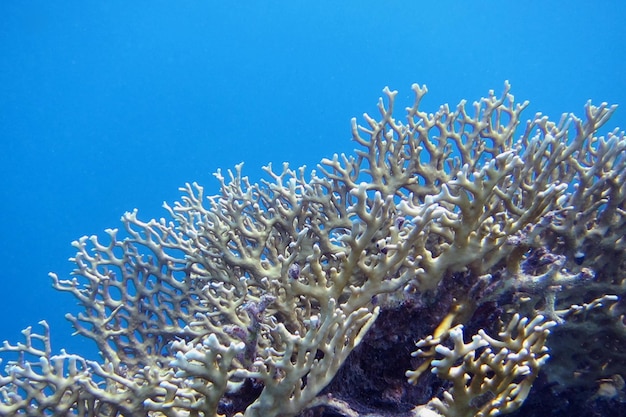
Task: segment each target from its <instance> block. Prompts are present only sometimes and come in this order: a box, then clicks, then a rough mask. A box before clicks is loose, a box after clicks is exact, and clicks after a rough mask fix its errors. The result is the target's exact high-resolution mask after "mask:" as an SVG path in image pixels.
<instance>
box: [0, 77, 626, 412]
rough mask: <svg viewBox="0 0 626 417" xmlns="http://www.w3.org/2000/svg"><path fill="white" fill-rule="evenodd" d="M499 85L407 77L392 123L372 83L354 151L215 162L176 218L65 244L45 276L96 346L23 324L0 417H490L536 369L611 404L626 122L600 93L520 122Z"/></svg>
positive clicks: (170, 209) (525, 391)
mask: <svg viewBox="0 0 626 417" xmlns="http://www.w3.org/2000/svg"><path fill="white" fill-rule="evenodd" d="M509 90H510V87H509V85H508V83H507V84H505V90H504V93H503V94H502V95H501V96H496V95H495V94H494V93H493V92H490V94H489V95H488V97H486V98H483V99H481V100H479V101H478V102H475V103H474V104H473V105H471V106H467V105H466V103H465V102H462V103H460V104H459V105H458V106H457V107H456V108H454V109H451V108H449V107H448V106H447V105H444V106H441V107H440V109H439V110H438V111H437V112H435V113H426V112H424V111H422V110H421V109H420V102H421V100H422V98H423V97H424V95H425V94H426V92H427V90H426V88H425V87H420V86H417V85H414V86H413V91H414V93H415V101H414V103H413V105H412V106H411V107H409V108H408V109H407V115H406V118H405V120H404V121H400V120H397V119H396V118H395V117H394V104H395V97H396V92H393V91H390V90H389V89H387V88H386V89H385V90H384V95H385V98H386V100H385V99H382V98H381V100H380V102H379V111H380V117H379V118H373V117H370V116H368V115H365V122H366V123H365V126H359V125H357V123H356V121H355V120H353V123H352V125H353V129H352V132H353V138H354V140H355V141H356V143H357V144H358V145H359V148H358V149H357V150H356V151H355V153H354V155H352V156H347V155H334V156H333V157H332V158H330V159H324V160H322V161H321V163H320V165H319V166H318V169H317V170H316V171H312V172H310V173H307V171H306V170H305V169H304V168H299V169H292V168H290V167H289V166H288V164H284V165H283V167H282V168H281V169H279V170H274V169H273V168H272V167H271V166H268V167H265V172H266V174H267V177H266V179H264V180H262V181H261V182H260V183H257V184H254V183H251V182H250V181H248V179H247V178H246V177H245V176H243V174H242V166H241V165H239V166H237V167H235V169H234V170H233V171H229V172H228V174H227V175H223V174H222V173H221V172H219V171H218V172H217V174H216V177H217V179H218V180H219V182H220V185H221V187H220V192H219V194H216V195H212V196H209V197H205V196H204V190H203V188H202V187H201V186H199V185H198V184H195V183H194V184H187V185H186V186H185V187H184V188H182V189H181V191H182V192H183V194H184V195H183V197H182V199H181V201H180V202H177V203H176V204H174V205H173V206H170V205H168V204H165V209H166V210H167V213H168V215H169V219H160V220H156V219H155V220H150V221H147V222H146V221H142V220H140V219H139V217H138V216H137V211H134V212H131V213H126V214H125V215H124V216H123V217H122V223H123V226H124V230H123V231H119V230H117V229H110V230H107V231H106V233H107V236H106V237H105V238H104V239H103V238H98V237H96V236H92V237H82V238H80V239H79V240H78V241H75V242H73V245H74V247H75V248H76V250H77V254H76V256H75V257H74V258H73V259H72V261H73V262H74V263H75V264H76V268H75V270H74V272H73V277H71V278H70V279H60V278H58V277H57V276H56V275H55V274H51V276H52V279H53V286H54V288H55V289H57V290H59V291H64V292H69V293H71V294H72V295H73V296H74V297H75V298H76V299H77V300H78V303H79V304H80V305H81V306H82V312H81V313H80V314H78V315H77V316H73V315H68V316H67V318H68V319H69V320H70V321H71V322H72V324H73V326H74V327H75V329H76V333H77V334H79V335H81V336H84V337H86V338H88V339H91V340H93V341H94V342H95V343H96V344H97V346H98V348H99V351H100V354H101V358H100V360H99V361H94V360H87V359H84V358H81V357H79V356H77V355H72V354H69V353H66V352H65V351H61V352H60V353H58V354H54V353H53V351H52V348H51V346H50V338H49V329H48V326H47V324H46V323H45V322H42V323H41V324H42V326H43V332H42V333H41V334H39V333H35V332H33V331H32V330H31V329H30V328H29V329H27V330H25V331H24V332H23V333H24V339H25V340H24V342H22V343H17V344H11V343H9V342H4V345H3V347H2V348H0V350H1V351H2V352H4V353H3V354H4V356H5V357H6V358H7V359H8V360H6V363H5V368H4V371H3V372H2V373H1V374H0V415H31V416H43V415H54V416H67V415H78V416H118V415H120V416H141V415H144V416H168V417H180V416H204V417H210V416H229V417H230V416H239V417H241V416H244V417H257V416H263V417H271V416H277V417H278V416H295V415H301V416H303V417H305V416H308V417H313V416H320V417H321V416H326V417H330V416H366V415H367V416H372V417H373V416H402V415H406V416H418V417H428V416H445V417H460V416H495V415H498V414H507V413H515V412H516V411H517V410H520V411H518V412H521V410H524V407H529V406H532V404H533V400H532V397H533V395H534V394H533V388H532V387H533V384H535V385H537V384H539V385H541V386H542V387H544V390H543V391H542V394H543V395H547V394H546V393H551V394H553V395H555V396H556V395H560V396H565V395H567V394H568V393H576V395H577V396H578V398H581V397H584V398H585V404H586V405H585V407H587V408H584V407H583V408H581V409H586V410H588V411H589V410H591V411H590V414H588V415H593V412H595V411H593V410H600V409H602V410H604V409H606V407H607V405H606V403H607V401H608V402H612V403H615V404H618V403H619V402H621V401H623V400H624V397H625V393H624V380H623V375H626V369H624V364H625V363H626V361H625V360H624V358H623V352H622V350H621V349H620V346H623V344H624V342H626V325H625V323H624V314H625V313H624V311H625V307H624V304H623V301H622V298H621V297H623V295H624V293H625V288H626V275H625V266H626V262H625V260H626V256H625V252H626V242H625V240H624V235H625V233H626V216H625V214H626V213H625V210H626V207H625V206H626V185H625V184H626V156H625V153H626V152H624V151H625V148H626V138H625V136H624V133H623V132H620V131H619V130H614V131H610V132H608V133H606V136H599V133H598V131H599V129H601V128H602V127H603V125H604V124H605V123H606V122H607V120H608V119H609V118H610V116H611V114H612V113H613V112H614V110H615V106H612V107H611V106H608V105H607V104H602V105H600V106H598V107H596V106H593V105H591V104H587V106H586V107H585V110H586V113H585V118H584V119H579V118H577V117H575V116H573V115H564V116H563V118H562V119H561V120H560V121H559V122H558V123H554V122H552V121H550V120H549V119H548V118H547V117H544V116H542V115H541V114H537V115H535V116H534V117H533V118H532V119H531V120H529V121H528V122H527V123H526V124H525V125H522V119H521V114H522V112H523V110H524V109H525V108H526V107H527V102H524V103H516V102H515V101H514V99H513V96H512V95H511V94H510V92H509ZM520 125H521V126H520ZM550 356H551V358H550ZM549 358H550V360H549V361H548V359H549ZM537 395H538V396H539V395H541V394H537ZM527 398H528V401H527V405H526V406H524V405H523V404H524V402H525V400H526V399H527ZM520 407H521V408H520ZM594 407H595V408H594ZM603 407H604V408H603ZM557 408H558V407H556V406H555V409H557ZM544 411H545V410H544ZM526 413H527V414H526V415H531V414H532V413H533V412H532V410H527V411H526ZM546 414H547V412H546V413H544V414H543V415H546ZM570 415H574V414H570Z"/></svg>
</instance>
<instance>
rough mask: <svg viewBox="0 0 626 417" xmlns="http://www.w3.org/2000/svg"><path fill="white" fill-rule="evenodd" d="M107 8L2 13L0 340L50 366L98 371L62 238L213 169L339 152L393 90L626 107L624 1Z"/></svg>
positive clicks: (624, 117) (557, 109) (29, 8)
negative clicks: (63, 363) (42, 350)
mask: <svg viewBox="0 0 626 417" xmlns="http://www.w3.org/2000/svg"><path fill="white" fill-rule="evenodd" d="M103 3H104V2H67V1H62V0H56V1H54V2H52V1H33V2H10V1H8V0H6V1H2V2H0V57H1V58H0V265H1V267H0V297H1V298H0V299H1V300H2V302H0V342H1V341H2V340H5V339H8V340H10V341H11V342H17V341H20V340H21V335H20V331H21V329H23V328H25V327H26V326H30V325H33V326H37V322H38V321H40V320H42V319H46V320H47V321H48V322H49V323H50V325H51V328H52V338H53V350H55V351H58V350H59V349H60V348H67V350H68V351H70V352H74V353H81V354H84V355H89V356H94V355H95V349H94V347H93V346H92V345H91V344H90V342H88V341H85V340H84V339H81V338H78V337H72V336H71V332H72V329H71V327H70V325H69V324H68V322H67V321H66V320H65V319H64V317H63V316H64V313H65V312H67V311H73V312H76V311H77V308H76V306H75V301H74V299H73V298H72V297H71V296H69V295H67V294H61V293H58V292H56V291H54V290H53V289H52V288H51V285H50V279H49V278H48V276H47V274H48V272H50V271H54V272H56V273H58V274H59V276H61V277H62V278H66V277H68V276H69V273H70V272H71V270H72V264H71V263H69V262H68V261H67V259H68V258H69V257H70V256H72V255H73V253H74V252H73V249H72V247H71V245H70V242H71V241H72V240H74V239H77V238H79V237H80V236H83V235H91V234H99V235H102V234H103V231H104V230H105V229H106V228H111V227H119V226H120V222H119V218H120V216H121V215H122V214H123V213H124V212H125V211H129V210H132V209H134V208H138V209H139V213H140V216H141V217H142V218H144V219H148V218H151V217H154V216H157V217H160V216H162V215H165V211H164V210H163V209H161V204H162V202H163V201H164V200H165V201H169V202H172V201H174V200H175V199H176V198H177V197H178V196H179V192H178V191H177V189H178V187H180V186H182V185H183V184H184V183H185V182H190V181H198V182H200V183H201V184H203V185H205V187H206V193H207V194H212V193H215V192H217V181H215V179H214V178H213V177H212V175H211V174H212V173H213V172H214V171H215V170H216V169H218V168H224V169H225V168H230V167H233V166H234V165H235V164H237V163H239V162H241V161H245V163H246V164H245V168H244V170H245V172H246V173H247V174H248V175H249V176H250V177H252V178H253V179H258V178H259V176H260V175H261V170H260V167H261V166H262V165H265V164H267V163H268V162H273V163H274V164H280V163H282V162H283V161H290V162H291V163H292V164H293V165H294V166H299V165H303V164H306V165H307V166H309V167H313V166H314V165H315V164H316V163H317V162H318V161H319V160H320V159H321V158H323V157H329V156H332V154H333V153H336V152H350V151H351V150H352V149H353V147H354V144H353V143H352V142H351V140H350V138H351V135H350V118H351V117H353V116H357V117H360V116H361V115H362V113H363V112H370V113H373V112H374V111H375V109H376V107H375V105H376V102H377V99H378V97H379V96H380V94H381V90H382V88H383V87H384V86H386V85H388V86H390V87H391V88H393V89H398V90H400V95H399V97H400V104H401V105H402V106H398V108H399V109H401V108H402V107H403V106H404V105H408V104H409V103H410V98H411V90H410V86H411V84H412V83H414V82H418V83H420V84H427V85H428V87H429V90H430V93H429V94H428V96H427V98H426V99H425V101H424V102H423V108H424V109H427V110H429V111H435V110H436V109H437V108H438V107H439V105H440V104H442V103H445V102H449V103H451V104H454V105H455V104H456V103H457V102H458V101H459V100H460V99H462V98H467V99H468V100H469V101H473V100H475V99H478V98H479V97H481V96H483V95H485V94H487V92H488V91H489V90H490V89H495V90H496V91H498V92H501V91H502V88H503V84H504V80H506V79H508V80H510V81H511V83H512V85H513V93H514V94H515V96H516V97H517V98H518V99H519V100H526V99H528V100H531V106H530V108H529V110H527V113H526V116H527V117H531V116H532V114H533V113H534V112H536V111H541V112H543V113H545V114H548V115H550V116H551V117H554V118H558V117H560V114H561V113H563V112H574V113H577V114H580V115H582V112H583V105H584V104H585V103H586V101H587V100H588V99H592V100H593V101H594V102H596V103H600V102H602V101H607V102H609V103H617V104H621V105H622V106H624V107H625V108H626V78H625V77H624V74H626V32H625V29H624V28H625V26H624V24H623V22H624V21H625V19H626V2H624V1H621V0H614V1H608V0H607V1H603V2H599V3H598V5H591V3H592V2H589V1H582V0H577V1H568V2H556V1H551V2H540V1H525V2H517V3H519V6H512V5H502V4H501V3H507V4H510V3H513V2H501V1H478V2H461V1H436V2H435V1H433V2H430V4H432V5H426V2H417V1H387V2H373V1H371V2H368V1H358V2H357V1H315V2H312V1H290V2H286V1H285V2H252V1H249V2H213V1H211V2H210V1H184V2H164V1H154V0H151V1H133V2H122V1H111V2H106V4H103ZM544 3H549V4H548V5H546V4H544ZM389 4H391V5H389ZM399 114H400V113H399ZM609 126H610V127H615V126H621V127H622V128H626V110H624V108H621V109H619V110H618V112H617V113H616V114H615V116H614V117H613V119H612V121H611V122H610V123H609Z"/></svg>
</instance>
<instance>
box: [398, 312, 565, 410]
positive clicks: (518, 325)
mask: <svg viewBox="0 0 626 417" xmlns="http://www.w3.org/2000/svg"><path fill="white" fill-rule="evenodd" d="M555 325H556V323H555V322H553V321H547V320H546V319H545V318H544V317H543V316H537V317H535V318H533V319H532V320H529V319H528V318H525V317H523V318H520V316H519V315H518V314H516V315H514V316H513V317H512V318H511V321H510V322H509V324H508V325H507V326H506V327H505V328H504V329H503V331H502V332H500V333H499V335H498V336H499V338H497V339H496V338H493V337H491V336H489V335H488V334H487V333H485V332H484V331H483V330H479V332H478V334H476V335H474V336H473V337H472V339H471V341H469V342H468V343H466V342H465V341H464V340H463V326H462V325H458V326H456V327H454V328H452V329H451V330H450V331H449V332H447V334H446V336H447V337H445V338H443V340H446V339H449V340H450V341H451V343H452V346H451V348H448V347H446V346H445V345H443V344H437V345H434V350H435V352H436V353H437V355H438V356H439V358H438V359H435V360H433V361H432V362H431V365H432V372H433V373H434V374H435V375H437V376H438V377H439V378H442V379H445V380H449V381H450V382H451V383H452V387H451V388H450V389H449V390H447V391H444V393H443V395H442V397H443V398H442V399H440V398H437V397H435V398H433V399H432V400H431V401H430V402H429V404H428V405H426V406H423V407H421V408H420V409H419V410H418V412H417V415H418V416H419V415H420V413H427V412H425V411H422V410H425V409H428V408H431V409H433V410H436V411H437V412H439V413H440V415H442V416H445V417H473V416H476V417H485V416H494V415H498V414H506V413H510V412H512V411H515V410H517V409H518V408H519V407H520V406H521V405H522V403H523V402H524V400H525V399H526V397H527V396H528V393H529V392H530V388H531V386H532V384H533V382H534V380H535V378H536V377H537V375H538V374H539V370H540V369H541V367H542V366H543V365H544V364H545V363H546V361H547V360H548V358H549V355H548V353H547V350H548V349H547V348H546V346H545V343H546V338H547V337H548V335H549V333H550V330H549V329H550V328H551V327H554V326H555ZM431 341H432V340H424V341H420V342H418V344H417V346H418V347H419V348H420V349H419V350H417V351H416V352H415V353H414V355H415V356H418V357H419V356H421V355H423V354H424V351H423V350H421V348H422V347H425V346H429V347H432V346H433V345H432V344H431V343H430V342H431ZM407 376H408V377H409V378H412V377H414V376H415V375H414V372H407ZM426 415H427V414H426Z"/></svg>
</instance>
